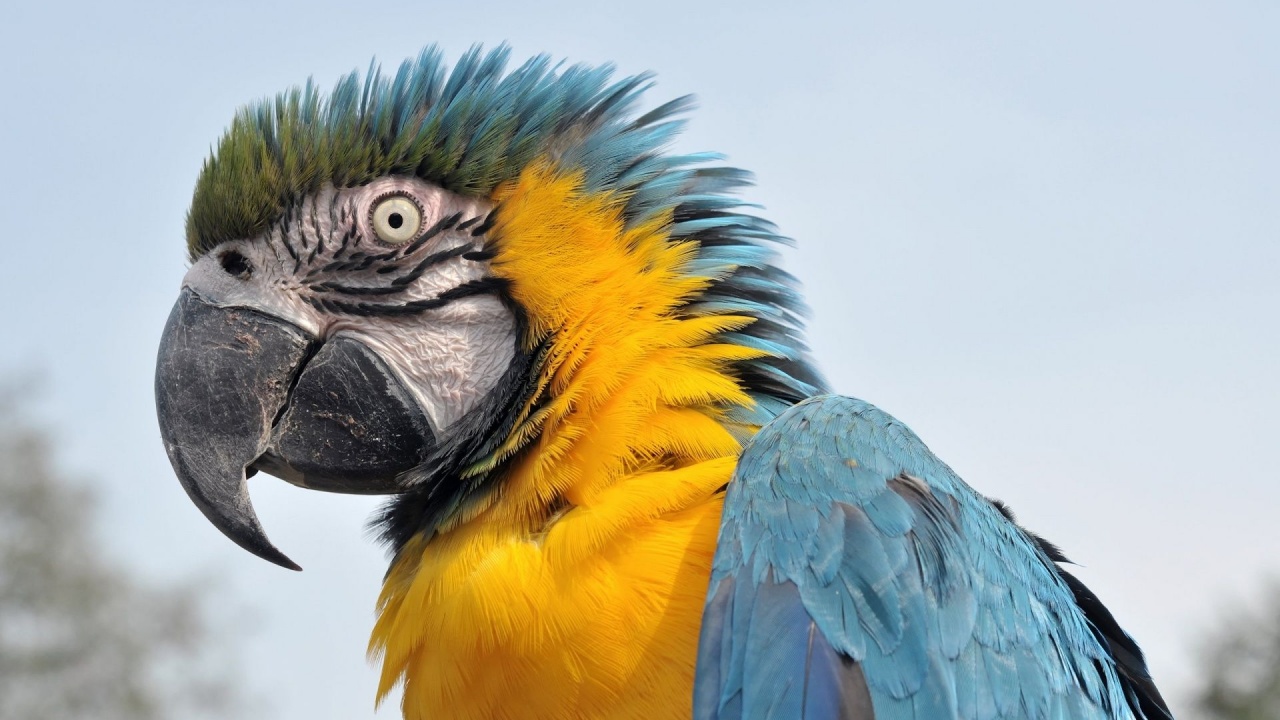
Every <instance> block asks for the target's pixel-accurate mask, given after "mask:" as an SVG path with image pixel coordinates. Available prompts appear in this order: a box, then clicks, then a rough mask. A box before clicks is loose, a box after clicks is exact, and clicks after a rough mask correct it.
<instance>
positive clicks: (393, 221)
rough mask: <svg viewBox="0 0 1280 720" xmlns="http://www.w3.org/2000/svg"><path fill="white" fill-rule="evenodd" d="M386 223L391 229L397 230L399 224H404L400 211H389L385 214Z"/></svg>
mask: <svg viewBox="0 0 1280 720" xmlns="http://www.w3.org/2000/svg"><path fill="white" fill-rule="evenodd" d="M387 224H388V225H390V226H391V227H392V228H393V229H395V230H399V229H400V226H401V225H403V224H404V218H403V217H401V216H400V213H391V214H390V215H388V216H387Z"/></svg>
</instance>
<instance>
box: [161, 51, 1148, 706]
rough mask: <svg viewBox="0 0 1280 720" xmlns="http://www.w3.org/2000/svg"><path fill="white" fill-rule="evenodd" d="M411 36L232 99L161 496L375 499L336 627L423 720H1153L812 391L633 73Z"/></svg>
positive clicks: (1114, 628) (1000, 547)
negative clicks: (346, 624)
mask: <svg viewBox="0 0 1280 720" xmlns="http://www.w3.org/2000/svg"><path fill="white" fill-rule="evenodd" d="M508 56H509V51H508V49H507V48H505V47H500V48H498V49H496V50H493V51H488V52H486V51H482V50H481V49H479V48H473V49H472V50H471V51H469V52H468V53H466V54H465V55H464V56H462V58H461V59H460V60H459V61H458V62H457V63H456V65H455V66H454V68H453V69H452V71H449V70H447V68H446V65H445V63H444V61H443V60H442V56H441V53H440V52H439V51H438V50H436V49H434V48H428V49H427V50H425V51H424V52H423V53H422V54H421V55H420V56H419V57H417V58H416V59H413V60H409V61H406V62H405V63H404V64H403V65H401V66H400V68H399V70H398V71H397V72H396V73H395V74H394V76H385V75H383V74H382V73H381V72H380V71H379V69H378V68H377V66H371V68H370V70H369V72H368V73H367V74H365V75H364V76H363V77H361V75H359V74H356V73H352V74H351V75H349V76H346V77H344V78H342V79H341V80H340V81H339V82H338V83H337V85H336V87H335V88H334V89H333V91H332V92H331V93H329V94H328V95H324V94H322V93H321V92H320V91H318V90H317V88H316V87H315V86H314V85H313V84H311V83H310V82H308V83H307V84H306V85H305V86H304V87H302V88H295V89H293V90H290V91H288V92H285V93H283V94H281V95H278V96H276V97H275V98H273V99H268V100H264V101H262V102H260V103H258V104H255V105H251V106H249V107H247V108H246V109H243V110H241V111H240V112H239V113H238V114H237V115H236V116H235V118H234V120H233V121H232V123H231V125H230V127H229V129H228V130H227V131H226V134H225V135H224V136H223V137H222V139H221V140H220V141H219V142H218V144H217V146H216V148H215V150H214V151H213V153H212V154H211V156H210V157H209V159H208V160H207V161H206V162H205V164H204V166H203V168H202V170H201V171H200V174H199V177H198V180H197V182H196V186H195V192H194V197H193V200H192V203H191V207H190V210H189V213H188V216H187V225H186V241H187V249H188V251H189V255H190V259H191V263H192V264H191V266H190V268H189V271H188V272H187V273H186V276H185V278H184V279H183V281H182V286H181V290H180V293H179V297H178V300H177V303H176V305H175V306H174V308H173V311H172V313H171V315H170V317H169V320H168V323H167V325H166V326H165V329H164V333H163V337H162V340H161V347H160V352H159V358H158V362H157V370H156V405H157V411H158V415H159V420H160V428H161V436H162V439H163V442H164V445H165V449H166V451H167V452H168V455H169V458H170V460H171V462H172V464H173V468H174V470H175V472H176V474H177V476H178V479H179V480H180V481H181V483H182V485H183V487H184V488H185V489H186V491H187V493H188V494H189V495H190V498H191V500H192V501H193V502H194V503H195V505H196V506H197V507H198V508H199V509H200V510H201V511H202V512H203V513H204V515H205V516H206V517H207V518H208V519H209V520H210V521H211V522H212V523H213V524H214V525H215V526H217V527H218V528H219V529H220V530H221V531H222V532H223V533H225V534H226V535H227V536H228V537H229V538H230V539H232V540H233V541H235V542H236V543H238V544H239V545H240V546H242V547H243V548H245V549H246V550H248V551H249V552H251V553H254V554H255V555H258V556H260V557H262V558H265V559H267V560H269V561H271V562H274V563H276V564H279V565H282V566H284V567H287V568H292V569H295V570H296V569H299V568H298V566H297V565H296V564H294V563H293V561H291V560H290V559H289V558H288V557H286V556H285V555H284V554H283V553H282V552H281V551H280V550H278V549H277V548H276V547H275V546H274V545H272V543H271V542H270V541H269V540H268V539H267V536H266V534H265V532H264V530H263V528H262V526H261V524H260V523H259V521H258V519H257V517H256V515H255V514H254V511H253V507H252V505H251V503H250V499H249V495H248V492H247V482H246V481H247V478H248V477H250V476H251V475H253V474H254V473H255V472H257V471H263V472H265V473H267V474H270V475H274V476H276V477H278V478H281V479H284V480H286V481H288V482H291V483H294V484H296V485H299V486H302V487H306V488H314V489H317V490H327V491H331V492H342V493H374V494H387V495H390V496H392V497H391V498H390V499H389V501H388V503H387V505H386V506H385V509H384V510H383V511H382V512H381V513H380V514H379V516H378V517H377V518H376V520H375V523H376V526H377V527H378V528H379V531H380V533H381V537H382V538H383V539H384V540H385V542H386V543H387V545H388V546H389V548H390V551H391V555H392V560H391V566H390V569H389V570H388V572H387V575H386V578H385V583H384V586H383V588H382V592H381V596H380V598H379V600H378V603H377V621H376V624H375V626H374V629H373V633H372V639H371V641H370V651H371V653H372V655H373V656H374V657H376V658H379V659H380V660H381V665H382V674H381V681H380V685H379V687H378V689H377V697H378V701H379V702H380V701H381V700H382V698H384V697H385V696H386V695H387V693H388V692H389V691H390V690H391V689H392V688H394V687H396V686H397V685H402V686H403V700H402V709H403V712H404V716H405V717H406V718H410V719H413V720H418V719H422V718H442V717H450V718H635V719H643V720H657V719H658V718H681V717H690V716H692V717H695V718H700V719H705V720H710V719H713V718H715V719H719V720H729V719H730V718H734V719H737V718H809V719H820V718H855V719H858V720H867V719H870V718H881V719H884V718H894V719H908V718H914V719H917V720H922V719H931V720H932V719H938V718H966V719H969V718H974V719H987V718H1057V719H1064V720H1082V719H1085V718H1133V719H1141V718H1148V719H1150V718H1168V717H1170V715H1169V711H1168V708H1167V706H1166V705H1165V703H1164V701H1163V700H1162V699H1161V697H1160V694H1159V692H1158V691H1157V689H1156V687H1155V685H1154V684H1153V682H1152V680H1151V677H1150V674H1149V673H1148V670H1147V667H1146V664H1145V661H1144V660H1143V656H1142V653H1141V652H1140V651H1139V649H1138V647H1137V645H1136V644H1135V643H1134V642H1133V640H1132V639H1131V638H1130V637H1129V636H1128V635H1127V634H1126V633H1125V632H1124V631H1123V630H1121V629H1120V627H1119V626H1118V625H1117V623H1116V621H1115V620H1114V619H1113V618H1112V616H1111V614H1110V613H1109V612H1108V611H1107V610H1106V608H1105V607H1104V606H1103V605H1102V604H1101V603H1100V602H1099V601H1098V599H1097V598H1096V597H1095V596H1094V595H1093V593H1091V592H1090V591H1089V590H1088V589H1087V588H1085V586H1084V585H1082V584H1081V583H1080V582H1079V581H1078V580H1077V579H1076V578H1074V577H1073V576H1072V575H1071V574H1070V573H1068V572H1067V571H1066V570H1065V569H1063V567H1062V563H1063V562H1064V561H1065V558H1064V557H1063V556H1062V554H1061V553H1060V552H1059V551H1058V550H1057V549H1056V548H1055V547H1054V546H1053V545H1050V544H1049V543H1047V542H1045V541H1044V540H1042V539H1040V538H1039V537H1037V536H1036V535H1034V534H1032V533H1030V532H1028V531H1027V530H1024V529H1022V528H1021V527H1020V526H1019V525H1017V524H1016V522H1015V521H1014V518H1013V516H1012V514H1011V513H1010V512H1008V510H1007V509H1006V508H1005V507H1004V506H1003V505H1001V504H1000V503H998V502H994V501H990V500H988V499H986V498H985V497H983V496H982V495H980V494H978V493H977V492H975V491H974V490H973V489H972V488H970V487H969V486H968V485H966V484H965V483H964V482H963V481H961V480H960V478H959V477H957V476H956V475H955V473H953V472H952V471H951V469H950V468H948V467H947V466H946V465H945V464H943V463H942V461H940V460H939V459H938V458H937V457H935V456H934V455H933V454H932V453H930V452H929V450H928V449H927V448H926V447H925V445H924V443H922V442H921V441H920V439H919V438H917V437H916V436H915V435H914V434H912V432H911V431H910V430H909V429H907V428H906V426H904V425H903V424H901V423H900V422H898V421H897V420H895V419H894V418H893V417H891V416H889V415H888V414H886V413H885V412H883V411H881V410H879V409H877V408H876V407H874V406H872V405H870V404H868V403H866V402H863V401H861V400H856V399H853V398H849V397H841V396H838V395H832V394H829V393H828V390H827V386H826V384H825V382H824V380H823V379H822V377H821V376H820V374H819V372H818V371H817V370H816V369H815V367H814V365H813V362H812V361H811V359H810V356H809V354H808V351H807V350H806V347H805V345H804V342H803V340H802V337H801V336H802V331H803V322H802V316H803V314H804V306H803V303H802V300H801V298H800V295H799V292H798V289H797V282H796V281H795V279H794V278H793V277H792V276H791V275H788V274H787V273H786V272H784V271H783V270H782V269H780V268H779V261H778V255H777V252H776V247H777V246H778V245H779V244H780V243H783V242H785V240H784V238H783V237H782V236H781V235H779V234H778V231H777V229H776V228H775V226H773V225H771V224H770V223H769V222H767V221H765V220H764V219H762V218H760V217H759V216H757V215H756V214H754V213H755V212H756V211H755V210H753V209H752V208H753V207H754V206H749V205H747V204H745V203H744V202H743V201H742V200H740V199H739V198H738V196H737V194H736V193H737V192H738V191H740V190H741V189H742V188H743V187H744V186H747V185H748V184H749V177H748V175H747V174H746V173H744V172H742V171H740V170H737V169H733V168H729V167H724V166H721V165H719V164H718V163H719V162H720V158H719V156H716V155H713V154H675V153H672V152H671V151H669V150H668V149H667V146H668V145H669V143H670V142H671V140H672V138H673V137H674V136H675V135H676V134H677V133H678V131H679V130H680V129H681V127H682V123H683V120H682V119H681V118H682V117H683V115H684V114H685V113H686V111H687V110H688V109H689V108H690V106H691V101H690V99H689V98H679V99H676V100H673V101H671V102H667V103H666V104H662V105H658V106H657V107H654V108H653V109H651V110H648V111H647V112H644V113H642V114H640V113H637V112H636V111H635V110H634V108H635V106H636V105H637V103H638V102H639V101H640V99H641V96H642V94H643V93H644V92H645V91H646V90H647V89H648V88H649V87H650V85H651V84H652V83H651V78H650V76H648V75H639V76H635V77H627V78H624V79H621V80H612V79H611V78H612V73H613V71H612V69H611V68H610V67H607V66H606V67H586V66H580V65H574V66H571V67H563V66H561V65H557V64H554V63H553V62H552V61H551V60H549V59H548V58H547V57H536V58H534V59H532V60H529V61H528V62H526V63H524V64H523V65H520V66H519V67H518V68H516V69H514V70H511V71H507V70H506V67H507V64H508Z"/></svg>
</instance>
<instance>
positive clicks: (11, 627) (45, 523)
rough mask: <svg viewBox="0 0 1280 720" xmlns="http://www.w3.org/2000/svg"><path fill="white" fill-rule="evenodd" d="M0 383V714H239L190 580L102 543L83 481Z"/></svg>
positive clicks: (28, 718) (60, 717)
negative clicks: (130, 567) (145, 577)
mask: <svg viewBox="0 0 1280 720" xmlns="http://www.w3.org/2000/svg"><path fill="white" fill-rule="evenodd" d="M20 406H21V403H20V402H17V401H16V400H15V399H14V393H12V392H6V391H5V389H4V387H3V386H0V720H19V719H21V720H70V719H71V718H95V719H97V720H126V719H128V720H152V719H153V718H154V719H159V718H227V717H233V716H234V717H244V716H245V715H244V714H243V713H244V710H245V707H244V703H243V701H242V698H241V696H240V694H239V689H238V688H239V685H238V684H237V683H235V682H234V677H233V676H232V672H231V668H233V667H234V665H235V663H233V662H228V661H227V658H226V656H225V655H219V654H218V652H217V651H218V650H219V649H221V648H220V646H219V644H217V643H216V642H215V641H216V639H217V638H216V637H215V636H214V634H213V633H212V632H211V629H212V625H211V622H212V620H211V618H210V616H209V613H208V612H207V607H206V605H207V600H206V598H207V593H205V592H204V590H205V588H202V587H201V586H198V585H193V584H188V585H178V586H167V587H158V586H154V585H153V584H150V583H147V582H144V581H142V580H140V579H139V578H137V577H135V576H133V575H132V574H131V573H129V572H127V571H126V568H124V567H123V566H122V565H121V564H120V563H118V562H115V561H114V559H113V558H111V557H109V556H108V555H107V554H106V553H105V552H104V551H103V550H102V549H101V543H100V542H99V540H98V538H99V529H98V528H96V527H95V524H94V516H95V504H94V502H93V497H92V495H91V493H90V492H89V490H88V489H87V488H86V487H85V485H83V484H81V483H78V482H73V481H72V480H70V479H69V478H67V477H66V476H65V475H64V474H63V473H62V472H61V471H59V469H58V468H57V466H56V463H55V461H54V460H55V458H54V456H55V454H56V453H55V451H54V443H53V442H52V440H51V437H50V436H49V434H48V433H47V432H46V431H44V430H41V429H40V428H39V427H37V426H36V425H35V424H34V423H33V422H32V421H31V420H30V419H29V418H28V417H27V416H26V415H25V414H24V413H23V412H22V409H21V407H20Z"/></svg>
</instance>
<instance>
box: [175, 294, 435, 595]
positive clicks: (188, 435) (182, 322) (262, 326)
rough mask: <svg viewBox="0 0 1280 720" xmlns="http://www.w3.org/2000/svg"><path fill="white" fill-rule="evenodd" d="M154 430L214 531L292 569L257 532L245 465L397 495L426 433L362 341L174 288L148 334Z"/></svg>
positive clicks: (421, 458)
mask: <svg viewBox="0 0 1280 720" xmlns="http://www.w3.org/2000/svg"><path fill="white" fill-rule="evenodd" d="M156 411H157V413H158V415H159V418H160V436H161V438H162V439H163V440H164V445H165V450H166V451H167V452H168V453H169V461H170V462H171V463H172V464H173V469H174V472H175V473H177V475H178V479H179V480H180V481H181V482H182V487H183V488H185V489H186V491H187V495H189V496H190V497H191V500H192V501H193V502H194V503H195V504H196V506H197V507H199V508H200V511H201V512H203V513H204V515H205V517H207V518H209V521H210V522H212V523H213V524H214V525H215V526H217V528H218V529H219V530H221V531H222V532H223V533H224V534H225V535H226V536H227V537H229V538H231V539H232V540H234V541H235V542H236V544H238V545H239V546H240V547H242V548H244V549H245V550H248V551H249V552H251V553H253V554H254V555H257V556H258V557H260V558H263V559H265V560H270V561H271V562H273V563H275V564H277V565H280V566H282V567H287V568H290V569H293V570H300V569H301V568H299V567H298V565H297V564H295V563H294V562H293V561H292V560H290V559H289V558H287V557H285V555H284V553H282V552H280V551H279V550H277V549H276V547H275V546H274V545H272V544H271V542H270V541H269V540H267V536H266V533H265V532H264V531H263V529H262V525H261V523H259V522H258V517H257V515H256V514H255V513H254V511H253V505H252V504H251V502H250V500H249V492H248V488H247V483H246V480H247V477H248V476H249V475H251V474H253V472H255V471H256V470H263V471H264V472H267V473H269V474H272V475H275V476H277V477H280V478H283V479H285V480H287V481H289V482H291V483H294V484H295V485H300V486H302V487H307V488H313V489H318V490H328V491H332V492H343V493H361V494H386V493H397V492H402V491H404V489H405V487H404V486H403V485H402V484H401V481H400V478H401V477H402V476H403V474H404V473H405V472H406V471H408V470H411V469H413V468H415V467H418V466H419V465H420V464H422V463H424V462H425V461H426V460H427V459H428V457H429V456H430V454H431V451H432V450H433V449H434V448H435V445H436V443H435V436H434V434H433V433H432V430H431V427H430V425H429V424H428V422H427V418H426V416H425V414H424V413H423V411H422V409H421V408H420V407H419V406H418V404H417V402H416V400H414V397H413V395H412V394H411V393H410V392H409V391H408V390H407V389H406V388H405V387H404V385H403V384H402V383H401V382H400V380H399V379H398V378H397V377H396V375H395V373H393V372H392V371H391V369H390V368H389V367H388V366H387V364H386V363H385V362H383V360H382V359H381V358H380V357H378V355H377V354H376V353H374V352H373V350H371V349H370V348H369V347H367V346H366V345H364V344H363V343H361V342H359V341H357V340H354V339H351V338H349V337H345V336H341V335H340V336H337V337H335V338H331V339H329V340H328V341H325V342H324V343H323V344H322V343H321V341H320V340H319V339H318V338H316V337H315V336H313V335H312V334H311V333H308V332H307V331H305V330H303V329H302V328H300V327H298V326H296V325H294V324H292V323H290V322H287V321H285V320H282V319H280V318H277V317H274V316H271V315H267V314H265V313H263V312H260V311H258V310H254V309H251V308H245V307H219V306H217V305H214V304H211V303H209V302H207V301H206V300H204V299H203V298H201V297H200V295H198V294H197V293H196V292H194V291H193V290H191V289H190V288H184V289H183V290H182V294H181V296H179V298H178V302H177V304H176V305H174V308H173V312H172V313H171V314H170V315H169V322H168V323H167V324H166V325H165V328H164V334H163V336H162V337H161V339H160V355H159V358H158V361H157V364H156Z"/></svg>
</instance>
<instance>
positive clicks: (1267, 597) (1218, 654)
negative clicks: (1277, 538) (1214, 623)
mask: <svg viewBox="0 0 1280 720" xmlns="http://www.w3.org/2000/svg"><path fill="white" fill-rule="evenodd" d="M1198 656H1199V659H1200V667H1199V673H1200V677H1202V678H1203V685H1202V686H1201V687H1200V688H1199V690H1198V691H1197V693H1196V695H1195V698H1194V701H1195V707H1196V710H1197V714H1199V715H1200V716H1202V717H1204V718H1206V719H1207V720H1280V579H1272V580H1271V581H1270V582H1268V583H1266V584H1265V585H1264V591H1263V594H1262V603H1261V608H1260V609H1254V608H1250V607H1248V606H1247V605H1245V604H1243V603H1237V604H1235V605H1234V606H1232V607H1229V609H1228V610H1227V612H1226V613H1225V614H1224V615H1223V617H1222V619H1221V620H1220V621H1219V624H1218V627H1217V628H1216V629H1215V630H1214V631H1213V632H1212V634H1210V635H1209V636H1208V637H1207V638H1206V639H1205V640H1204V641H1203V642H1202V644H1201V648H1200V652H1199V654H1198Z"/></svg>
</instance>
